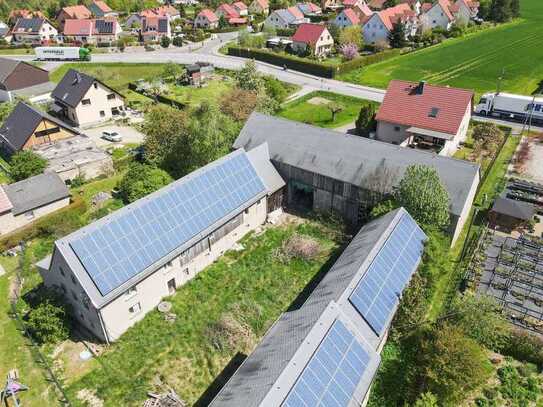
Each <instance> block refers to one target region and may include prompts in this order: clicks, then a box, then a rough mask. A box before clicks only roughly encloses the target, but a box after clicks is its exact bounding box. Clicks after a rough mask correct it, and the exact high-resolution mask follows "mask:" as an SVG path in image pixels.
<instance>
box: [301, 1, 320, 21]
mask: <svg viewBox="0 0 543 407" xmlns="http://www.w3.org/2000/svg"><path fill="white" fill-rule="evenodd" d="M296 7H297V8H298V10H300V11H301V12H302V14H303V15H304V16H305V17H310V16H319V15H321V14H322V9H321V8H320V7H319V6H317V5H316V4H315V3H311V2H306V3H296Z"/></svg>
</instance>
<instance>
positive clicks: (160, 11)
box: [153, 4, 179, 17]
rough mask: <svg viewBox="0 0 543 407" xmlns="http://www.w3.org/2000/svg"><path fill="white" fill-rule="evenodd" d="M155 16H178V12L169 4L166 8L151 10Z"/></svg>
mask: <svg viewBox="0 0 543 407" xmlns="http://www.w3.org/2000/svg"><path fill="white" fill-rule="evenodd" d="M153 10H154V11H155V13H156V14H158V15H159V16H160V17H165V16H166V15H168V14H169V15H170V16H177V15H179V10H177V9H176V8H175V7H174V6H170V5H169V4H168V5H166V6H160V7H156V8H155V9H153Z"/></svg>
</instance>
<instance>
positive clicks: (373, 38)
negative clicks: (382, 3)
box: [362, 3, 418, 45]
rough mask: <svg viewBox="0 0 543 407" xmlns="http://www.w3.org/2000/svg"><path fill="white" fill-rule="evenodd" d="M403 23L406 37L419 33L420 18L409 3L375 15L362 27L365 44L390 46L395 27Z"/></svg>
mask: <svg viewBox="0 0 543 407" xmlns="http://www.w3.org/2000/svg"><path fill="white" fill-rule="evenodd" d="M398 23H402V24H404V26H405V36H406V37H410V36H413V35H415V34H416V33H417V29H418V18H417V15H416V13H415V12H414V11H413V10H412V9H411V7H409V5H408V4H407V3H400V4H398V5H397V6H394V7H390V8H387V9H384V10H382V11H379V12H375V13H373V14H372V15H371V16H370V17H369V18H367V19H366V21H365V23H364V25H363V26H362V34H363V36H364V42H366V43H367V44H382V45H388V44H389V42H390V41H389V36H390V34H391V32H392V30H393V29H394V26H395V25H396V24H398Z"/></svg>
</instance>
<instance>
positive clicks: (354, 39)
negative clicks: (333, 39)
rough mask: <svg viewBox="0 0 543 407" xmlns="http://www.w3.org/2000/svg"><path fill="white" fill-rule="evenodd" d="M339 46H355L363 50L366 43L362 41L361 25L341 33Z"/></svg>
mask: <svg viewBox="0 0 543 407" xmlns="http://www.w3.org/2000/svg"><path fill="white" fill-rule="evenodd" d="M339 44H340V45H346V44H354V45H356V47H357V49H362V47H363V46H364V41H363V39H362V26H361V25H351V26H349V27H346V28H344V29H343V30H341V31H340V33H339Z"/></svg>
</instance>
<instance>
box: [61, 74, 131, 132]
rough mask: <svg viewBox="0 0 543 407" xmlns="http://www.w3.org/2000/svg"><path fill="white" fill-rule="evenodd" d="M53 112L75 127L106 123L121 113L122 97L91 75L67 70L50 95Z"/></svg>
mask: <svg viewBox="0 0 543 407" xmlns="http://www.w3.org/2000/svg"><path fill="white" fill-rule="evenodd" d="M51 97H52V98H53V100H54V102H55V105H54V106H53V110H55V111H56V113H57V114H58V115H60V116H61V117H63V118H66V120H68V121H70V122H72V123H74V124H75V125H76V126H78V127H81V126H88V125H90V124H95V123H99V122H104V121H106V120H110V119H112V118H114V117H117V116H119V115H121V114H122V113H123V111H124V96H123V95H121V94H120V93H119V92H117V91H116V90H114V89H112V88H110V87H109V86H107V85H106V84H105V83H103V82H101V81H99V80H98V79H95V78H93V77H92V76H89V75H86V74H84V73H81V72H78V71H76V70H74V69H70V70H69V71H68V72H67V73H66V74H65V75H64V77H63V78H62V79H61V81H60V82H59V83H58V85H57V87H56V88H55V89H54V90H53V92H52V93H51Z"/></svg>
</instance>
